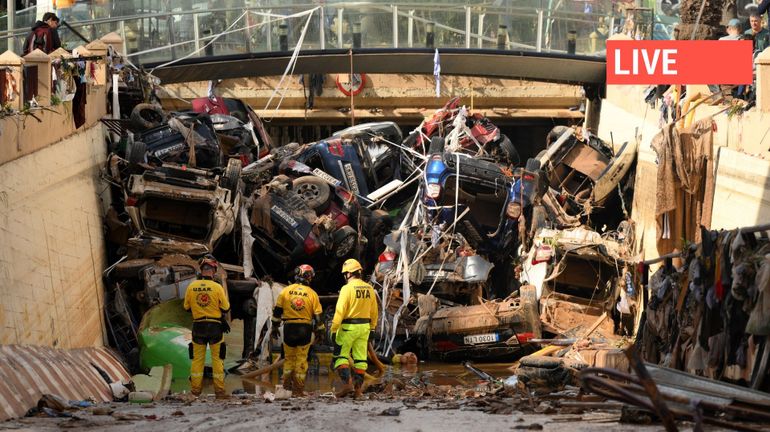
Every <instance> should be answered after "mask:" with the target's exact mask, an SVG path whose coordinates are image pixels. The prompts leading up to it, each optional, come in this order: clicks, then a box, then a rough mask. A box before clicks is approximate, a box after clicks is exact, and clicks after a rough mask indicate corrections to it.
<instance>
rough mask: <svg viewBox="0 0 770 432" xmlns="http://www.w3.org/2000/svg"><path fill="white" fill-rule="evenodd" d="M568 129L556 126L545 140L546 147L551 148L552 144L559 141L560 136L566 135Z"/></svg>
mask: <svg viewBox="0 0 770 432" xmlns="http://www.w3.org/2000/svg"><path fill="white" fill-rule="evenodd" d="M567 129H570V128H569V127H568V126H554V128H553V129H551V131H550V132H548V136H546V138H545V146H546V148H547V147H549V146H550V145H551V144H553V143H555V142H556V140H558V139H559V137H560V136H562V135H563V134H564V132H566V131H567Z"/></svg>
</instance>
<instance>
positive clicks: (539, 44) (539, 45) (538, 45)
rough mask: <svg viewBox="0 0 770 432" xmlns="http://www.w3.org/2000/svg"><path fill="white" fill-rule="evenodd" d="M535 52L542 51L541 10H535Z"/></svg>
mask: <svg viewBox="0 0 770 432" xmlns="http://www.w3.org/2000/svg"><path fill="white" fill-rule="evenodd" d="M535 47H536V49H537V52H542V51H543V10H542V9H538V10H537V42H536V43H535Z"/></svg>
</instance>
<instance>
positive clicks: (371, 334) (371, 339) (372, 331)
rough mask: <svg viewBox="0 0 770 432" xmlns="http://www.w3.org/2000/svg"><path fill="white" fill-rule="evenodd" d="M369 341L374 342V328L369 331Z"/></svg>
mask: <svg viewBox="0 0 770 432" xmlns="http://www.w3.org/2000/svg"><path fill="white" fill-rule="evenodd" d="M369 342H371V343H374V330H370V331H369Z"/></svg>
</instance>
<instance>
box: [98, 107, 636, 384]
mask: <svg viewBox="0 0 770 432" xmlns="http://www.w3.org/2000/svg"><path fill="white" fill-rule="evenodd" d="M192 106H193V109H192V110H191V111H186V112H174V113H168V112H165V111H162V110H159V109H158V108H157V107H155V106H153V105H148V104H140V105H137V106H136V108H135V110H134V111H133V112H132V115H131V116H130V118H128V119H124V120H119V121H118V120H105V122H106V123H108V125H109V126H110V130H111V131H113V132H115V136H117V137H119V139H117V140H114V144H113V145H112V150H113V152H112V153H111V155H110V157H109V159H108V163H107V165H106V167H105V169H104V178H105V179H106V180H107V181H109V182H110V184H111V185H112V187H111V190H112V195H113V205H112V208H111V209H110V212H109V215H108V218H107V226H108V228H109V232H108V238H109V240H110V250H109V253H110V256H111V257H112V258H113V262H116V264H115V265H113V266H111V267H110V268H109V269H108V270H107V271H106V272H105V276H106V278H107V281H108V284H109V287H110V289H109V295H108V297H107V299H106V302H107V307H106V311H107V315H108V317H107V318H108V321H109V322H110V336H111V342H112V344H113V345H114V346H115V347H116V348H118V350H119V351H120V352H121V353H122V354H123V355H124V356H125V357H127V358H128V359H129V360H130V362H131V364H132V367H134V368H135V369H148V368H151V367H153V366H160V365H163V364H165V363H164V362H166V360H169V359H160V358H158V353H163V352H166V353H176V354H174V356H175V358H174V359H173V361H168V363H173V364H175V368H176V369H183V368H184V364H185V362H187V361H188V360H187V359H185V358H184V352H183V345H185V346H186V343H185V334H184V332H185V331H186V330H185V327H186V325H185V322H184V320H180V319H178V317H176V318H175V315H174V314H173V313H172V312H171V309H173V308H174V307H176V306H174V304H175V303H173V301H175V300H177V299H179V298H181V297H183V294H184V291H185V289H186V286H187V285H188V284H189V283H190V282H191V281H192V280H194V279H195V277H196V275H197V272H198V268H197V264H196V260H197V258H199V257H200V256H202V255H205V254H213V255H214V256H215V257H217V258H218V259H219V261H220V262H224V263H228V264H225V265H223V266H222V268H221V269H219V274H218V275H217V279H219V280H221V282H222V284H223V286H225V287H226V289H227V291H228V295H229V297H230V302H231V304H232V305H233V308H232V310H233V312H232V314H233V318H236V319H243V320H244V349H243V353H242V357H243V358H244V359H247V358H250V357H255V356H258V357H259V358H261V359H263V360H267V359H268V356H269V352H270V347H271V345H270V340H269V334H270V331H269V330H270V328H269V327H270V326H271V324H270V320H269V319H267V316H268V315H269V313H270V310H271V309H272V306H273V302H274V299H275V292H276V291H277V290H278V289H279V288H280V286H281V283H285V282H288V281H289V277H290V275H291V274H292V271H293V270H294V268H295V267H296V266H297V265H298V264H301V263H306V264H310V265H312V266H313V267H314V268H315V271H316V278H315V280H314V288H315V290H316V291H317V292H318V293H319V295H320V296H321V299H322V302H323V303H324V305H325V307H326V311H325V314H326V316H327V317H328V318H330V317H331V314H332V313H333V303H334V301H335V299H336V293H337V288H338V287H339V286H341V285H342V284H341V280H340V275H339V266H340V264H341V262H342V261H343V260H345V259H347V258H350V257H356V258H357V259H359V260H360V261H361V262H362V263H363V265H364V267H365V273H366V274H371V280H372V282H373V283H374V284H375V286H376V288H377V289H378V291H379V294H380V300H381V304H382V305H383V311H384V313H383V314H381V316H382V319H381V322H380V323H379V325H378V334H377V338H376V344H375V346H376V348H377V351H378V353H379V354H380V355H383V356H386V357H389V356H391V355H393V354H394V353H404V352H410V351H411V352H416V353H418V356H419V357H420V358H421V359H436V360H444V361H463V360H469V359H472V360H482V361H489V360H501V361H513V360H517V359H519V358H522V357H523V356H526V355H529V354H533V353H536V352H538V349H539V348H541V346H546V347H547V348H546V350H547V351H548V352H549V353H550V357H549V358H550V360H548V361H549V362H554V361H555V362H557V363H559V364H560V365H563V366H564V367H565V368H569V369H575V368H578V367H579V366H580V365H588V366H601V365H606V364H608V363H612V362H613V361H614V360H612V359H614V358H616V357H617V356H616V355H614V354H613V353H612V352H611V350H613V349H617V348H618V347H622V346H624V344H625V341H626V339H624V338H626V337H631V336H633V334H634V329H635V328H636V327H635V323H636V322H637V319H636V316H637V315H638V310H639V307H638V304H639V303H638V302H639V299H638V296H639V295H640V291H639V290H636V289H635V288H634V287H635V286H638V281H636V275H635V271H634V267H633V266H632V265H631V263H632V262H633V260H632V257H631V256H630V254H631V252H630V251H631V245H632V243H633V224H632V223H631V221H630V220H628V218H627V213H628V212H627V209H626V208H625V203H626V202H630V194H632V193H633V188H632V185H631V183H632V182H629V181H627V180H628V178H630V177H631V173H632V171H633V165H634V160H635V156H636V148H635V144H630V143H629V144H624V145H623V146H621V147H620V148H619V149H617V150H615V149H613V148H611V147H610V146H608V145H607V144H606V143H604V142H602V141H601V140H599V139H598V138H597V137H595V136H593V135H590V134H589V133H587V132H586V131H584V130H582V129H581V128H575V127H566V126H557V127H555V128H554V129H553V130H552V131H551V132H550V133H549V134H548V136H547V137H544V138H545V139H544V141H543V142H540V143H517V144H516V145H514V144H513V143H512V142H511V140H510V139H509V138H508V137H507V136H506V135H505V134H503V133H502V132H501V130H500V129H499V128H498V127H497V126H495V125H494V124H493V123H492V122H491V121H490V120H489V119H487V118H486V117H484V116H483V115H482V114H481V113H472V112H469V111H468V109H467V108H466V107H464V106H461V105H460V101H459V99H457V98H455V99H452V100H451V101H449V102H448V103H447V105H446V106H444V107H443V108H442V109H439V110H438V111H436V112H435V113H434V114H433V115H432V116H430V117H428V118H426V119H425V121H423V123H422V124H420V125H419V126H418V127H417V128H415V130H413V131H412V132H410V133H408V134H407V135H406V137H404V135H403V134H402V131H401V129H400V128H399V126H398V125H396V124H395V123H392V122H379V123H365V124H360V125H356V126H353V127H350V128H347V129H344V130H342V131H339V132H337V133H335V134H333V135H332V136H331V137H328V138H325V139H322V140H320V141H317V142H312V143H306V144H299V143H292V144H288V145H285V146H282V147H276V146H274V145H273V144H272V142H271V140H270V137H269V136H267V134H266V133H265V129H264V127H263V126H262V123H261V120H260V119H259V117H258V116H257V114H256V113H255V112H254V111H253V110H251V109H250V108H249V107H248V106H247V105H245V104H244V103H243V102H241V101H238V100H233V99H222V98H201V99H198V100H195V101H193V104H192ZM522 145H527V146H530V147H531V148H529V147H528V148H527V149H526V150H527V152H526V153H527V154H530V153H531V154H537V156H536V157H534V158H530V159H528V160H526V161H524V160H521V157H520V156H519V151H518V150H517V146H519V147H520V146H522ZM538 151H539V153H538ZM600 224H601V225H600ZM594 226H600V227H603V228H602V229H603V231H602V232H599V231H595V230H594V229H593V228H592V227H594ZM565 269H566V270H565ZM161 329H162V330H161ZM174 332H176V333H174ZM172 336H174V337H172ZM188 336H189V335H188ZM565 340H574V341H575V342H574V343H571V345H569V346H566V345H563V343H564V341H565ZM175 341H176V342H175ZM179 341H181V342H179ZM174 344H177V345H179V346H178V347H177V346H175V345H174ZM553 346H558V347H560V349H559V350H553V348H552V347H553ZM164 347H167V348H168V349H165V348H164ZM316 348H317V349H318V350H320V351H323V350H324V349H328V348H324V346H323V345H322V344H317V345H316ZM608 350H609V351H608ZM608 352H610V354H608ZM540 354H542V353H540ZM169 355H171V354H169ZM176 357H178V358H176ZM526 359H527V358H526V357H525V360H522V365H523V367H525V368H526V367H529V368H530V369H533V368H536V367H537V365H535V363H536V362H537V360H531V359H530V360H526ZM564 370H567V369H564ZM179 373H181V372H179ZM537 373H539V372H537V370H535V372H534V374H535V375H537ZM174 375H175V376H176V375H178V374H177V371H174ZM560 376H562V377H563V382H562V383H561V384H559V385H558V386H559V387H560V388H562V387H564V386H566V385H574V384H575V382H576V381H575V379H574V374H573V373H566V374H561V375H560ZM570 377H571V378H570ZM568 378H569V379H568ZM524 381H526V380H525V379H524Z"/></svg>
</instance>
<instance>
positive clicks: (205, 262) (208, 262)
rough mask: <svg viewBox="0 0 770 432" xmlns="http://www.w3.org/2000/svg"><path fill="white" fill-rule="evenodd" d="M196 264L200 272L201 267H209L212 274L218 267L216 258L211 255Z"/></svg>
mask: <svg viewBox="0 0 770 432" xmlns="http://www.w3.org/2000/svg"><path fill="white" fill-rule="evenodd" d="M198 264H199V265H200V267H201V270H203V266H209V267H211V268H213V269H214V272H216V271H217V268H218V267H219V262H217V260H216V258H214V257H213V256H211V255H206V256H204V257H203V258H201V260H200V262H199V263H198Z"/></svg>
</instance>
